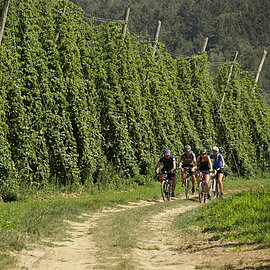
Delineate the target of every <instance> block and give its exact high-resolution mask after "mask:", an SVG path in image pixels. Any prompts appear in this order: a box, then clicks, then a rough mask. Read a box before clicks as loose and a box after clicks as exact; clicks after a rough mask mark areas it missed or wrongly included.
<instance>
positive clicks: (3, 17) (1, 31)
mask: <svg viewBox="0 0 270 270" xmlns="http://www.w3.org/2000/svg"><path fill="white" fill-rule="evenodd" d="M8 7H9V0H4V5H3V9H2V14H1V19H0V27H1V28H0V45H1V44H2V38H3V35H4V29H5V24H6V20H7V14H8Z"/></svg>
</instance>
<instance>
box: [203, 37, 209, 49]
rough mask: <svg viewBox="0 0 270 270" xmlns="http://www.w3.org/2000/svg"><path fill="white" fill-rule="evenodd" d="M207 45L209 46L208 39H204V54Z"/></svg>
mask: <svg viewBox="0 0 270 270" xmlns="http://www.w3.org/2000/svg"><path fill="white" fill-rule="evenodd" d="M207 44H208V37H206V38H205V39H204V43H203V47H202V52H205V50H206V47H207Z"/></svg>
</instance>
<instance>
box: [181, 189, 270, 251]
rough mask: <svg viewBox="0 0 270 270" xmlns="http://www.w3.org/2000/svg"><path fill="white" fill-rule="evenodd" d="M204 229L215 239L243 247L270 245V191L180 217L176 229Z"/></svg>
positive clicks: (232, 198) (235, 197)
mask: <svg viewBox="0 0 270 270" xmlns="http://www.w3.org/2000/svg"><path fill="white" fill-rule="evenodd" d="M183 220H185V222H188V224H189V225H191V224H192V225H199V226H203V228H204V229H203V232H213V233H214V234H215V236H214V237H213V239H221V238H223V239H230V240H236V241H238V242H240V243H263V244H265V245H267V246H269V245H270V222H269V221H270V188H269V187H267V188H262V189H259V190H256V191H245V192H239V193H236V194H235V195H233V196H229V197H227V198H225V199H222V200H216V201H213V202H212V203H209V204H207V205H205V206H203V207H201V208H199V209H197V210H196V211H195V212H193V214H192V215H190V213H189V214H188V213H187V214H186V215H184V216H181V218H180V217H178V219H177V220H176V226H177V227H178V228H183V227H185V226H184V224H183Z"/></svg>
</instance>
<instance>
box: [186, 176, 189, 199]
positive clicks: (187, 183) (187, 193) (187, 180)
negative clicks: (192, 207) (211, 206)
mask: <svg viewBox="0 0 270 270" xmlns="http://www.w3.org/2000/svg"><path fill="white" fill-rule="evenodd" d="M185 193H186V199H189V195H190V178H189V177H186V180H185Z"/></svg>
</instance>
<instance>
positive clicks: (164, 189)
mask: <svg viewBox="0 0 270 270" xmlns="http://www.w3.org/2000/svg"><path fill="white" fill-rule="evenodd" d="M162 174H163V180H162V182H161V195H162V198H163V200H164V201H166V200H167V201H170V200H171V192H172V181H171V179H169V178H168V174H167V172H163V173H162Z"/></svg>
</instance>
